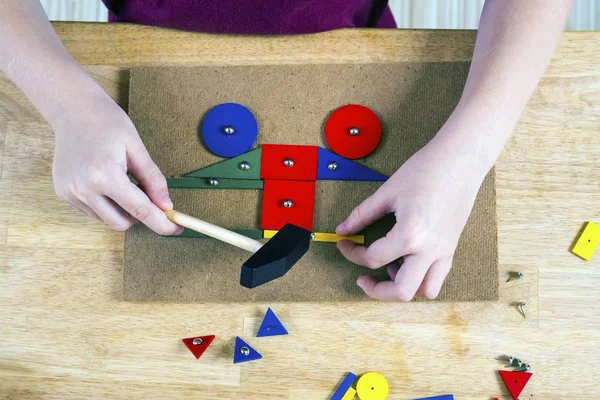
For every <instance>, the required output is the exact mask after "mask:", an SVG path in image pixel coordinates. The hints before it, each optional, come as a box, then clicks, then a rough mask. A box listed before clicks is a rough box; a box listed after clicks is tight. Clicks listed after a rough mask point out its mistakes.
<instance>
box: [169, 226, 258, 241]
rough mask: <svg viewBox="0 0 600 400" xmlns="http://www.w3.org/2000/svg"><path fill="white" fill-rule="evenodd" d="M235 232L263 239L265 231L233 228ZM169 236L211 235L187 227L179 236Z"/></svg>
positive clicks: (193, 236) (191, 236) (199, 237)
mask: <svg viewBox="0 0 600 400" xmlns="http://www.w3.org/2000/svg"><path fill="white" fill-rule="evenodd" d="M232 231H233V232H235V233H239V234H240V235H244V236H246V237H249V238H251V239H257V240H258V239H262V238H263V231H261V230H260V229H232ZM168 237H172V238H198V239H205V238H210V236H208V235H205V234H203V233H200V232H196V231H193V230H191V229H187V228H185V229H184V230H183V233H182V234H181V235H177V236H168Z"/></svg>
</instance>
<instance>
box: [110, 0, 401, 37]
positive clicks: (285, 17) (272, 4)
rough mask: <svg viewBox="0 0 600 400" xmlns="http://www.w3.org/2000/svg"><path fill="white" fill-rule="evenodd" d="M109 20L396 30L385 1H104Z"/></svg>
mask: <svg viewBox="0 0 600 400" xmlns="http://www.w3.org/2000/svg"><path fill="white" fill-rule="evenodd" d="M102 1H103V2H104V4H106V6H107V7H108V9H109V11H110V13H109V20H110V21H111V22H133V23H137V24H143V25H152V26H162V27H167V28H175V29H180V30H186V31H196V32H210V33H232V34H272V35H281V34H299V33H315V32H323V31H328V30H333V29H338V28H353V27H377V28H395V27H396V22H395V21H394V17H393V16H392V13H391V11H390V9H389V7H388V4H387V0H204V1H203V0H102Z"/></svg>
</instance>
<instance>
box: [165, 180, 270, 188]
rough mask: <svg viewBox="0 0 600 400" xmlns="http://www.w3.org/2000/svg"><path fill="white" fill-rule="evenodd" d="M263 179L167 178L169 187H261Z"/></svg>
mask: <svg viewBox="0 0 600 400" xmlns="http://www.w3.org/2000/svg"><path fill="white" fill-rule="evenodd" d="M263 186H264V185H263V181H261V180H251V179H221V178H167V187H168V188H170V189H262V188H263Z"/></svg>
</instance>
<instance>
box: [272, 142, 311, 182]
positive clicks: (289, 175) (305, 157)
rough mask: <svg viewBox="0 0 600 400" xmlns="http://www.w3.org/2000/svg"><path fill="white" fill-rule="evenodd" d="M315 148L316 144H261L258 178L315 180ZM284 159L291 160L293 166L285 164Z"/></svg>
mask: <svg viewBox="0 0 600 400" xmlns="http://www.w3.org/2000/svg"><path fill="white" fill-rule="evenodd" d="M317 149H318V147H317V146H292V145H285V144H263V145H262V156H261V160H260V178H261V179H284V180H296V181H315V180H316V179H317V159H318V156H317V154H318V150H317ZM286 160H291V162H292V163H293V166H286V165H285V161H286Z"/></svg>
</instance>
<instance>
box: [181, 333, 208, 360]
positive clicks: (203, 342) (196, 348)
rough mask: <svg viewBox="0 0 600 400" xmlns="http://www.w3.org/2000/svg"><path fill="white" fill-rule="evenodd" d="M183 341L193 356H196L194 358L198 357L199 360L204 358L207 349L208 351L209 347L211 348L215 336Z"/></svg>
mask: <svg viewBox="0 0 600 400" xmlns="http://www.w3.org/2000/svg"><path fill="white" fill-rule="evenodd" d="M181 340H182V342H183V344H185V347H187V348H188V349H189V350H190V351H191V352H192V354H193V355H194V357H196V360H197V359H199V358H200V357H201V356H202V354H204V352H205V351H206V349H208V346H210V344H211V343H212V341H213V340H215V335H208V336H194V337H191V338H187V339H181Z"/></svg>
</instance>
